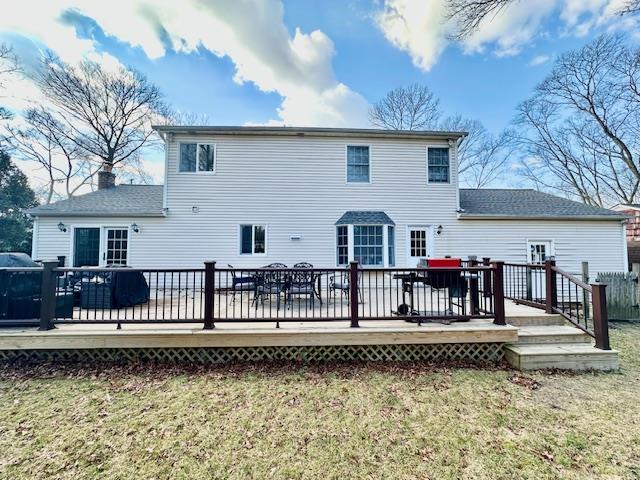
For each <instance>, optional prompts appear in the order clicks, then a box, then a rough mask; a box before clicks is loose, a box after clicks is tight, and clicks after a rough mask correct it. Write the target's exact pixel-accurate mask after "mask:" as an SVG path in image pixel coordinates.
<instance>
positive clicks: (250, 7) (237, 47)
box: [0, 0, 367, 126]
mask: <svg viewBox="0 0 640 480" xmlns="http://www.w3.org/2000/svg"><path fill="white" fill-rule="evenodd" d="M41 3H47V8H46V13H43V14H42V15H40V14H39V15H37V17H38V18H37V19H36V22H35V24H32V20H33V18H34V16H33V15H32V14H31V13H32V12H33V11H35V10H38V9H40V5H41ZM20 5H21V6H20V8H18V9H16V11H14V12H13V14H12V16H11V18H10V20H6V19H4V20H0V32H1V31H2V30H5V31H6V30H9V31H13V32H21V33H23V34H25V35H28V36H30V37H32V38H34V39H36V40H38V41H40V42H41V43H44V44H45V45H47V46H49V47H51V48H52V49H54V50H55V51H56V52H57V53H59V54H60V55H61V56H62V57H63V58H65V59H68V60H69V59H77V58H82V57H86V56H87V55H90V54H91V53H92V52H94V51H95V45H93V42H92V41H91V40H78V39H77V38H76V37H75V31H74V30H73V28H72V27H71V26H69V25H68V24H67V23H65V22H62V21H61V18H60V14H61V13H62V12H64V11H68V10H70V9H73V11H75V12H76V13H79V14H81V15H84V16H86V17H89V18H91V19H93V20H94V21H95V22H96V23H97V24H98V25H99V26H100V27H101V28H102V29H103V30H104V32H105V33H107V34H108V35H111V36H113V37H116V38H118V39H119V40H121V41H123V42H127V43H129V44H131V45H132V46H136V47H140V48H142V49H143V50H144V52H145V53H146V54H147V56H149V58H152V59H154V58H159V57H161V56H163V55H164V54H165V53H166V48H167V45H168V47H169V48H172V49H173V50H176V51H181V52H194V51H196V50H197V49H198V48H205V49H207V50H209V51H211V52H212V53H214V54H215V55H217V56H219V57H228V58H230V59H231V60H232V61H233V63H234V64H235V67H236V73H235V76H234V80H235V81H236V82H238V83H245V82H251V83H253V84H255V85H256V86H257V87H258V88H259V89H260V90H262V91H264V92H277V93H278V94H280V95H281V96H282V97H283V102H282V105H281V107H280V108H279V109H278V115H279V118H277V119H274V120H273V121H272V123H278V124H283V123H285V124H288V125H329V126H345V125H351V126H353V125H358V126H362V125H364V124H365V123H366V112H367V102H366V101H365V100H364V98H362V97H361V96H360V95H359V94H358V93H357V92H354V91H353V90H351V89H349V87H347V86H346V85H344V84H342V83H340V82H339V81H338V80H337V79H336V77H335V73H334V71H333V68H332V64H331V62H332V58H333V55H334V46H333V42H332V41H331V39H330V38H329V37H327V36H326V35H325V34H324V33H323V32H321V31H320V30H315V31H312V32H310V33H304V32H302V31H301V30H300V29H296V31H295V32H294V33H293V35H291V34H290V33H289V31H288V30H287V27H286V26H285V24H284V19H283V17H284V7H283V5H282V3H281V1H280V0H265V1H260V0H236V1H234V2H228V1H225V0H213V1H209V2H206V3H205V2H202V1H199V0H188V1H187V0H185V1H181V2H175V1H173V0H154V1H152V0H111V1H108V2H95V1H86V0H85V1H83V0H53V1H52V2H51V3H48V2H39V1H35V0H23V1H22V2H20ZM188 81H189V80H188V79H185V88H188V83H187V82H188Z"/></svg>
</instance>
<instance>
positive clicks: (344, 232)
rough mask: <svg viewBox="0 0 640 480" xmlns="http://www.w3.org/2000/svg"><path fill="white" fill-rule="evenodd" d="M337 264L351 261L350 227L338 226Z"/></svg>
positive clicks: (340, 264)
mask: <svg viewBox="0 0 640 480" xmlns="http://www.w3.org/2000/svg"><path fill="white" fill-rule="evenodd" d="M336 246H337V264H338V266H342V265H346V264H347V263H349V227H347V226H346V225H339V226H338V227H337V228H336Z"/></svg>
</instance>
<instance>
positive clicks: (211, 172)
mask: <svg viewBox="0 0 640 480" xmlns="http://www.w3.org/2000/svg"><path fill="white" fill-rule="evenodd" d="M194 143H195V144H196V169H195V171H194V172H190V171H184V172H183V171H182V170H180V155H181V154H180V151H181V150H182V145H188V144H194ZM200 145H212V146H213V170H200ZM176 163H177V164H176V170H177V172H178V173H180V174H186V175H196V174H197V175H215V173H216V170H217V169H218V145H217V144H216V143H213V142H187V141H184V142H178V161H177V162H176ZM165 183H167V182H166V180H165Z"/></svg>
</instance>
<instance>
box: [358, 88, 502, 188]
mask: <svg viewBox="0 0 640 480" xmlns="http://www.w3.org/2000/svg"><path fill="white" fill-rule="evenodd" d="M439 104H440V101H439V100H438V98H436V96H435V95H434V94H433V93H432V92H431V91H430V90H429V89H428V88H427V87H426V86H422V85H411V86H409V87H400V88H396V89H394V90H391V91H390V92H389V93H387V95H386V96H385V97H384V98H383V99H382V100H381V101H379V102H378V103H376V104H375V105H374V106H373V107H372V108H371V110H370V112H369V118H370V121H371V123H372V124H373V125H374V126H376V127H380V128H385V129H389V130H445V131H456V132H457V131H464V132H468V135H467V137H466V138H465V139H464V140H463V141H462V143H461V144H460V146H459V149H458V169H459V170H458V171H459V175H460V178H461V183H462V184H464V185H466V186H468V187H471V188H481V187H484V186H487V185H488V184H489V183H491V182H492V181H494V180H496V179H497V178H498V177H499V176H500V174H501V173H502V170H503V167H504V165H505V164H506V162H507V160H508V157H509V153H510V152H511V143H510V137H508V136H507V135H505V134H501V135H500V136H498V137H494V136H493V135H491V134H490V133H489V132H488V131H487V130H486V129H485V128H484V126H483V125H482V124H481V123H480V122H479V121H477V120H468V119H465V118H463V117H461V116H460V115H456V116H450V117H446V118H445V119H443V120H442V121H440V116H441V113H440V108H439Z"/></svg>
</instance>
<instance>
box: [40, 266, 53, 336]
mask: <svg viewBox="0 0 640 480" xmlns="http://www.w3.org/2000/svg"><path fill="white" fill-rule="evenodd" d="M57 266H58V260H45V261H43V262H42V284H41V291H40V328H39V329H38V330H51V329H52V328H53V319H54V317H55V315H56V272H54V269H55V268H56V267H57Z"/></svg>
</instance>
